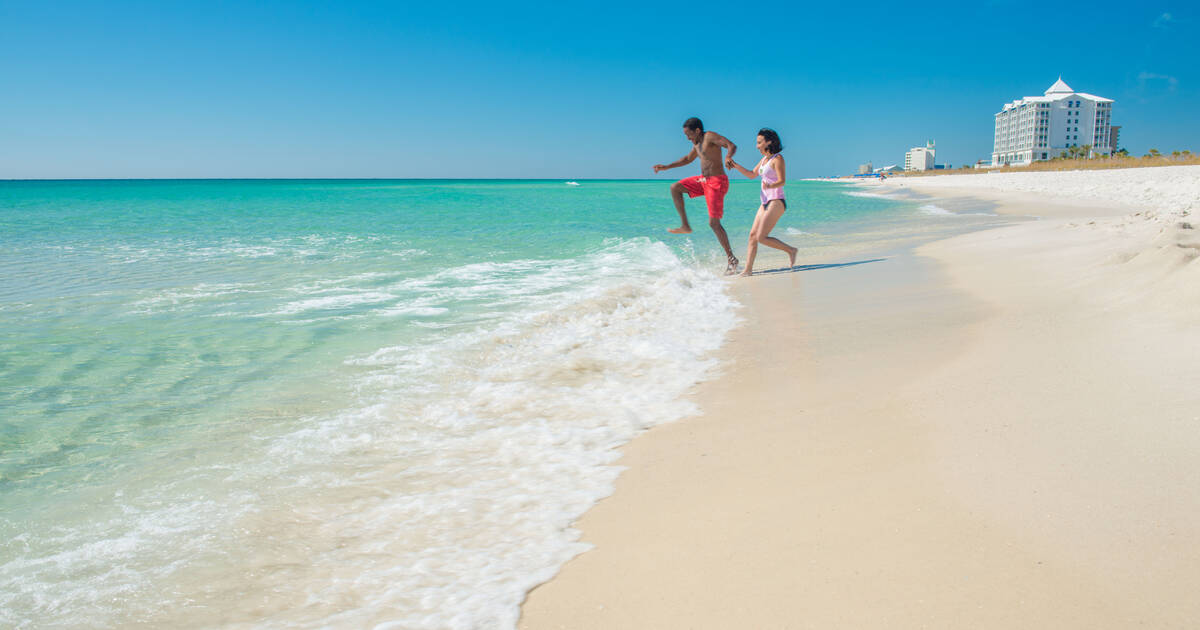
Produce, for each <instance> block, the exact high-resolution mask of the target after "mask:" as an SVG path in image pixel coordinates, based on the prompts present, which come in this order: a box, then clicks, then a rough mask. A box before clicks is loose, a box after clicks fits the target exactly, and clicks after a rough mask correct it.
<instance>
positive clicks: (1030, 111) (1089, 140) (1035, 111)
mask: <svg viewBox="0 0 1200 630" xmlns="http://www.w3.org/2000/svg"><path fill="white" fill-rule="evenodd" d="M1112 104H1113V100H1112V99H1110V98H1103V97H1100V96H1093V95H1091V94H1084V93H1082V92H1076V91H1075V90H1072V89H1071V86H1069V85H1067V84H1066V83H1063V80H1062V77H1059V79H1058V80H1057V81H1055V82H1054V85H1051V86H1050V89H1048V90H1046V93H1045V95H1043V96H1026V97H1025V98H1023V99H1021V100H1019V101H1013V102H1011V103H1008V104H1006V105H1005V106H1004V110H1003V111H1001V112H1000V113H998V114H996V139H995V144H994V148H993V150H992V165H994V166H1001V165H1004V164H1029V163H1030V162H1038V161H1041V160H1048V159H1051V158H1056V157H1059V156H1060V155H1062V153H1063V152H1064V151H1066V150H1067V149H1069V148H1070V147H1083V146H1089V145H1090V146H1091V147H1092V154H1093V155H1108V154H1109V153H1110V152H1111V151H1112V147H1111V142H1110V141H1109V133H1110V131H1109V130H1110V128H1111V126H1112Z"/></svg>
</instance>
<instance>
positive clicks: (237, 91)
mask: <svg viewBox="0 0 1200 630" xmlns="http://www.w3.org/2000/svg"><path fill="white" fill-rule="evenodd" d="M1198 41H1200V5H1198V4H1197V3H1195V2H1157V1H1155V0H1150V1H1147V2H1138V3H1127V2H1043V3H1034V4H1029V3H1024V4H1022V3H1013V2H991V1H976V2H970V3H956V4H951V3H936V4H930V5H926V6H922V5H921V4H919V3H896V2H887V3H879V4H874V3H870V2H862V3H857V4H853V5H851V4H844V3H835V2H829V3H819V4H810V3H794V2H770V1H766V2H740V3H735V2H730V3H719V4H708V3H686V4H672V3H641V2H639V3H629V4H625V3H588V4H586V5H585V4H580V3H573V2H556V3H536V4H535V3H507V2H492V3H486V4H475V3H472V2H437V1H435V2H420V3H413V2H403V3H384V2H373V3H358V2H327V3H304V2H271V1H259V2H242V1H233V2H167V1H161V0H160V1H150V2H141V3H133V2H120V1H113V2H68V1H52V2H37V1H33V0H29V1H10V0H0V178H65V177H465V178H473V177H522V178H524V177H528V178H541V177H545V178H606V177H613V178H626V177H629V178H641V177H653V176H654V175H653V173H652V172H651V170H650V166H651V165H652V164H654V163H656V162H669V161H672V160H674V159H676V158H679V157H681V156H682V155H683V154H684V153H686V152H687V150H688V149H689V145H688V144H687V142H686V140H685V139H684V137H683V134H682V132H681V131H680V126H681V124H682V122H683V120H684V119H685V118H687V117H688V116H699V117H700V118H702V119H703V120H704V122H705V126H706V127H708V128H709V129H711V130H714V131H718V132H720V133H723V134H725V135H726V136H728V137H729V138H730V139H731V140H733V141H734V142H736V143H737V144H738V145H739V146H740V147H741V152H742V153H743V154H745V156H746V160H747V161H749V160H751V159H753V154H754V148H753V144H754V135H755V132H756V131H757V129H758V128H759V127H762V126H769V127H773V128H775V129H776V130H777V131H778V132H779V133H780V135H781V136H782V138H783V143H784V146H785V155H786V156H787V157H788V165H789V171H790V172H789V175H790V176H792V177H796V176H818V175H831V174H844V173H850V172H853V171H854V169H855V167H856V166H857V165H858V164H859V163H860V162H864V161H868V160H870V161H872V162H873V163H874V164H875V165H876V166H883V165H887V164H893V163H897V162H899V163H901V164H902V163H903V160H904V152H905V151H906V150H907V149H908V148H909V147H912V146H916V145H920V144H923V143H924V142H925V140H926V139H934V140H936V141H937V146H938V161H939V162H948V163H950V164H953V165H955V166H957V165H961V164H964V163H972V162H974V161H975V160H977V159H980V158H986V157H990V153H991V149H992V133H993V119H992V116H993V114H995V112H996V111H998V110H999V109H1000V108H1001V107H1002V106H1003V104H1004V103H1005V102H1007V101H1011V100H1015V99H1017V98H1020V97H1022V96H1026V95H1036V94H1041V93H1042V92H1043V91H1044V90H1045V89H1046V88H1047V87H1049V86H1050V84H1051V83H1053V82H1054V80H1055V79H1057V78H1058V77H1059V75H1060V74H1061V75H1062V77H1063V79H1064V80H1065V81H1066V82H1067V83H1068V84H1070V85H1071V87H1073V88H1074V89H1076V90H1079V91H1081V92H1088V93H1091V94H1097V95H1100V96H1104V97H1108V98H1113V99H1115V100H1116V104H1115V106H1114V114H1113V123H1114V124H1118V125H1121V126H1122V133H1121V139H1122V144H1123V146H1125V147H1126V148H1128V149H1129V150H1130V152H1132V153H1135V154H1139V155H1140V154H1141V153H1144V152H1145V151H1146V150H1148V149H1150V148H1152V147H1153V148H1157V149H1159V150H1161V151H1164V152H1169V151H1171V150H1173V149H1190V150H1192V151H1200V114H1198V113H1197V112H1198V111H1200V64H1198V63H1197V42H1198ZM695 172H698V169H697V167H696V165H695V164H692V165H689V166H687V167H684V168H681V169H677V170H674V171H667V172H666V173H664V174H663V175H662V176H663V177H667V176H670V177H672V178H674V177H681V176H684V175H691V174H695Z"/></svg>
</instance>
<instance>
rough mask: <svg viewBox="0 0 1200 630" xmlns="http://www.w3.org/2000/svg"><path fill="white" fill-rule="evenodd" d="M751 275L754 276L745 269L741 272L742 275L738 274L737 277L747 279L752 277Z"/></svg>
mask: <svg viewBox="0 0 1200 630" xmlns="http://www.w3.org/2000/svg"><path fill="white" fill-rule="evenodd" d="M753 275H754V272H753V271H750V270H749V269H747V270H745V271H743V272H742V273H739V274H738V277H739V278H749V277H750V276H753Z"/></svg>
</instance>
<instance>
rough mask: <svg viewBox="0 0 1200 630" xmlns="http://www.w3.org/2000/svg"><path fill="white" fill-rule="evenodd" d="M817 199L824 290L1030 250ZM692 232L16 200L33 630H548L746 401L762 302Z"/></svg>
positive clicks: (799, 224)
mask: <svg viewBox="0 0 1200 630" xmlns="http://www.w3.org/2000/svg"><path fill="white" fill-rule="evenodd" d="M788 197H789V210H788V212H787V213H786V214H785V215H784V217H783V219H782V220H781V221H780V223H779V227H778V228H777V231H776V232H775V234H776V236H779V237H780V238H782V239H784V240H785V241H788V242H790V243H792V244H794V245H796V246H798V247H799V248H800V258H799V260H798V263H801V264H816V265H821V264H836V263H844V262H854V261H856V260H858V259H861V258H863V257H865V256H867V255H869V254H870V255H875V254H878V253H880V252H883V253H886V252H888V251H897V250H899V249H901V248H904V247H907V246H908V245H910V244H912V243H914V242H916V241H918V240H922V239H924V240H928V239H930V238H933V237H936V236H939V235H944V234H950V233H954V232H957V231H963V230H965V229H974V228H976V227H980V226H984V225H990V224H994V223H997V222H998V221H999V219H998V218H997V217H995V216H991V215H988V214H987V213H985V212H980V213H973V214H972V215H971V216H965V215H963V214H955V213H952V212H948V211H946V210H944V209H942V208H939V207H937V206H936V205H932V204H929V203H928V202H922V201H916V200H904V199H901V200H896V199H885V198H881V197H877V196H872V195H871V194H870V193H863V192H861V191H859V189H857V188H855V187H852V186H847V185H843V184H837V183H826V182H795V183H789V184H788ZM757 200H758V186H757V184H756V183H755V182H751V181H737V182H734V183H733V186H732V188H731V191H730V194H729V196H728V198H727V201H726V217H725V220H724V223H725V226H726V228H727V229H728V230H729V234H730V238H731V240H732V243H733V246H734V250H735V253H737V255H738V256H739V257H741V256H742V254H743V253H744V250H745V240H746V235H747V232H748V230H749V227H750V223H751V221H752V219H753V216H754V211H755V210H756V208H757V205H758V201H757ZM688 207H689V211H690V216H691V217H692V223H693V227H694V228H695V230H696V231H695V233H694V234H692V235H690V236H687V237H679V236H672V235H668V234H667V233H666V232H665V228H667V227H673V226H675V225H677V221H678V219H677V217H676V215H675V211H674V209H673V207H672V205H671V202H670V199H669V197H668V193H667V182H665V181H593V180H583V181H580V182H578V183H577V185H571V184H568V183H566V182H563V181H561V180H554V181H511V180H510V181H478V180H472V181H441V180H433V181H430V180H414V181H409V180H395V181H392V180H362V181H352V180H279V181H268V180H249V181H247V180H232V181H205V180H184V181H6V182H0V627H12V628H40V627H88V628H108V627H217V626H220V627H356V628H362V627H376V626H378V627H389V628H413V629H417V628H421V629H424V628H429V629H434V628H437V629H442V628H454V629H474V628H511V627H514V626H515V623H516V620H517V617H518V615H519V605H520V602H521V601H522V599H523V597H524V595H525V593H526V592H527V591H528V590H529V589H530V588H532V587H534V586H536V585H537V584H539V583H541V582H543V581H545V580H547V579H549V578H550V577H551V576H553V575H554V573H555V572H556V571H557V570H558V569H559V567H560V566H561V565H562V564H563V563H564V562H566V561H567V560H568V559H569V558H571V557H572V556H574V555H576V554H578V553H580V552H581V551H583V550H585V549H586V546H585V545H583V544H581V543H579V542H578V541H577V538H578V533H577V532H575V531H574V530H572V529H571V523H572V522H573V521H574V520H575V519H577V518H578V517H579V516H580V515H581V514H582V513H583V512H584V511H586V510H587V509H588V508H589V507H590V506H591V505H593V504H594V503H595V502H596V501H597V500H598V499H600V498H602V497H604V496H606V495H608V494H610V493H611V491H612V488H613V482H614V479H615V478H616V475H617V474H618V472H619V470H620V469H619V468H618V467H617V466H616V465H614V461H615V459H616V458H617V455H618V453H617V450H616V449H617V448H618V447H620V446H621V445H622V444H624V443H626V442H627V441H629V440H630V439H631V438H632V437H633V436H635V435H636V434H637V433H638V432H640V431H641V430H643V429H646V428H648V427H651V426H654V425H656V424H660V423H663V422H669V421H672V420H676V419H679V418H681V417H684V416H686V415H688V414H690V413H693V412H694V411H695V409H694V407H693V405H692V404H691V403H690V402H689V401H688V400H687V398H686V392H687V390H688V388H690V387H691V386H692V385H694V384H695V383H696V382H698V381H701V380H703V379H705V378H712V377H713V376H714V375H716V374H718V373H719V370H720V347H721V345H722V343H723V342H724V340H725V337H726V335H727V333H728V332H729V331H730V330H731V329H732V328H733V327H734V326H736V325H737V322H738V321H739V315H738V308H739V306H738V304H737V302H736V300H735V299H734V296H733V295H732V293H731V291H730V285H731V282H754V281H755V279H753V278H751V279H748V280H731V279H728V278H725V277H723V276H722V275H720V274H721V272H722V270H723V267H724V260H723V259H724V256H723V254H722V252H721V251H720V249H719V247H718V246H717V243H716V239H715V238H714V237H713V235H712V233H711V232H710V231H709V230H708V227H707V225H706V224H707V221H706V220H705V213H704V209H703V201H702V200H700V199H697V200H690V201H689V205H688ZM785 264H786V257H784V255H783V254H782V253H780V252H777V251H774V250H771V249H768V248H761V249H760V254H759V261H758V263H757V264H756V268H757V269H759V270H769V269H773V268H778V267H780V266H782V265H785ZM881 264H886V261H884V262H883V263H881ZM835 272H836V271H835V270H833V269H830V270H825V271H822V270H812V271H805V272H802V273H835Z"/></svg>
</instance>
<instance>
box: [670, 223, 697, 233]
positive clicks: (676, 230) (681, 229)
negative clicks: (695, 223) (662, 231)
mask: <svg viewBox="0 0 1200 630" xmlns="http://www.w3.org/2000/svg"><path fill="white" fill-rule="evenodd" d="M667 231H668V232H670V233H672V234H691V233H692V228H690V227H688V226H686V225H683V226H680V227H677V228H670V229H668V230H667Z"/></svg>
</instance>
